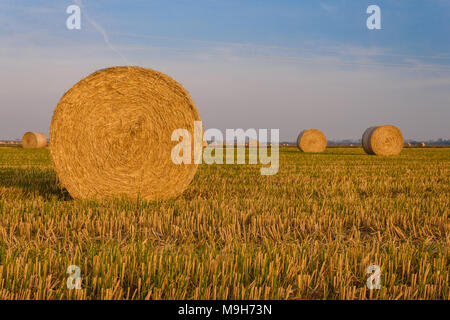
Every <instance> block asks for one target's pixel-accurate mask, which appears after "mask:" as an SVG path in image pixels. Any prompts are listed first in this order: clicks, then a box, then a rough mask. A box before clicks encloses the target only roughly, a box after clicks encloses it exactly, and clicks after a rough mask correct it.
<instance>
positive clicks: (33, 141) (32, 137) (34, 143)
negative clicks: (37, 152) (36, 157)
mask: <svg viewBox="0 0 450 320" xmlns="http://www.w3.org/2000/svg"><path fill="white" fill-rule="evenodd" d="M46 146H47V137H46V136H45V134H43V133H40V132H27V133H25V134H24V135H23V138H22V147H23V148H25V149H40V148H45V147H46Z"/></svg>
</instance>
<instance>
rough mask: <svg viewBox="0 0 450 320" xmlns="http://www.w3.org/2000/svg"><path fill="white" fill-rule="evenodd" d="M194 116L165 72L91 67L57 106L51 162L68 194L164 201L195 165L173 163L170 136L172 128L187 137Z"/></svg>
mask: <svg viewBox="0 0 450 320" xmlns="http://www.w3.org/2000/svg"><path fill="white" fill-rule="evenodd" d="M194 121H201V120H200V116H199V114H198V111H197V108H196V107H195V105H194V102H193V101H192V100H191V97H190V96H189V93H188V92H187V91H186V90H185V89H184V88H183V87H182V86H181V85H180V84H179V83H177V82H176V81H175V80H173V79H172V78H170V77H169V76H167V75H165V74H163V73H160V72H157V71H154V70H151V69H144V68H139V67H114V68H109V69H104V70H99V71H97V72H95V73H93V74H92V75H90V76H88V77H87V78H85V79H83V80H81V81H80V82H78V83H77V84H76V85H75V86H73V87H72V88H71V89H70V90H69V91H68V92H67V93H66V94H65V95H64V96H63V97H62V98H61V100H60V102H59V103H58V105H57V107H56V110H55V112H54V115H53V119H52V123H51V128H50V138H51V139H50V141H51V143H50V150H51V157H52V161H53V163H54V166H55V169H56V172H57V174H58V177H59V179H60V182H61V184H62V186H64V187H65V188H66V189H67V190H68V191H69V193H70V194H71V195H72V197H74V198H81V199H110V198H122V197H124V198H129V199H136V198H140V199H145V200H159V199H168V198H172V197H175V196H177V195H179V194H181V193H182V192H183V191H184V190H185V188H186V187H187V186H188V184H189V183H190V182H191V180H192V179H193V177H194V175H195V172H196V171H197V167H198V165H196V164H193V161H191V163H192V164H174V163H173V161H172V158H171V151H172V148H173V147H174V146H175V145H176V144H178V143H179V142H177V141H171V136H172V132H173V131H174V130H175V129H179V128H182V129H186V130H188V131H189V132H190V134H191V138H192V139H193V137H194ZM193 145H194V144H193V143H191V146H193ZM191 158H193V152H191Z"/></svg>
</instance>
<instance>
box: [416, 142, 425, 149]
mask: <svg viewBox="0 0 450 320" xmlns="http://www.w3.org/2000/svg"><path fill="white" fill-rule="evenodd" d="M417 146H418V147H420V148H423V147H425V142H419V143H418V144H417Z"/></svg>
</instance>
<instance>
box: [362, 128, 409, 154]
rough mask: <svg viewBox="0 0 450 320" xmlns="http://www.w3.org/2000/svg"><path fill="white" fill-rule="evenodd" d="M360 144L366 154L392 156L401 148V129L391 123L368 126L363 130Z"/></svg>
mask: <svg viewBox="0 0 450 320" xmlns="http://www.w3.org/2000/svg"><path fill="white" fill-rule="evenodd" d="M362 146H363V149H364V151H365V152H366V153H367V154H373V155H381V156H392V155H397V154H399V153H400V152H401V151H402V148H403V136H402V133H401V131H400V130H399V129H398V128H396V127H394V126H391V125H385V126H378V127H370V128H368V129H366V131H364V134H363V136H362Z"/></svg>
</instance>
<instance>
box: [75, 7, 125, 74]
mask: <svg viewBox="0 0 450 320" xmlns="http://www.w3.org/2000/svg"><path fill="white" fill-rule="evenodd" d="M74 1H75V3H76V4H77V5H78V6H79V7H81V8H84V6H83V3H82V1H81V0H74ZM82 14H84V16H85V17H86V19H87V20H88V21H89V22H90V23H91V24H92V26H94V28H95V29H96V30H97V31H98V32H100V34H101V35H102V36H103V39H104V40H105V43H106V44H107V45H108V47H109V48H110V49H111V50H112V51H114V52H115V53H117V54H118V55H119V56H120V57H121V58H122V59H123V61H124V62H125V64H126V65H131V64H130V62H129V61H128V59H127V58H126V57H125V56H124V55H123V54H122V53H121V52H120V51H119V50H117V49H116V48H115V47H114V46H113V45H112V43H111V41H110V40H109V37H108V34H107V33H106V31H105V29H103V27H102V26H101V25H100V24H98V23H97V21H95V20H94V19H92V18H91V17H90V16H89V14H88V13H87V12H86V10H84V11H83V13H82Z"/></svg>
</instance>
